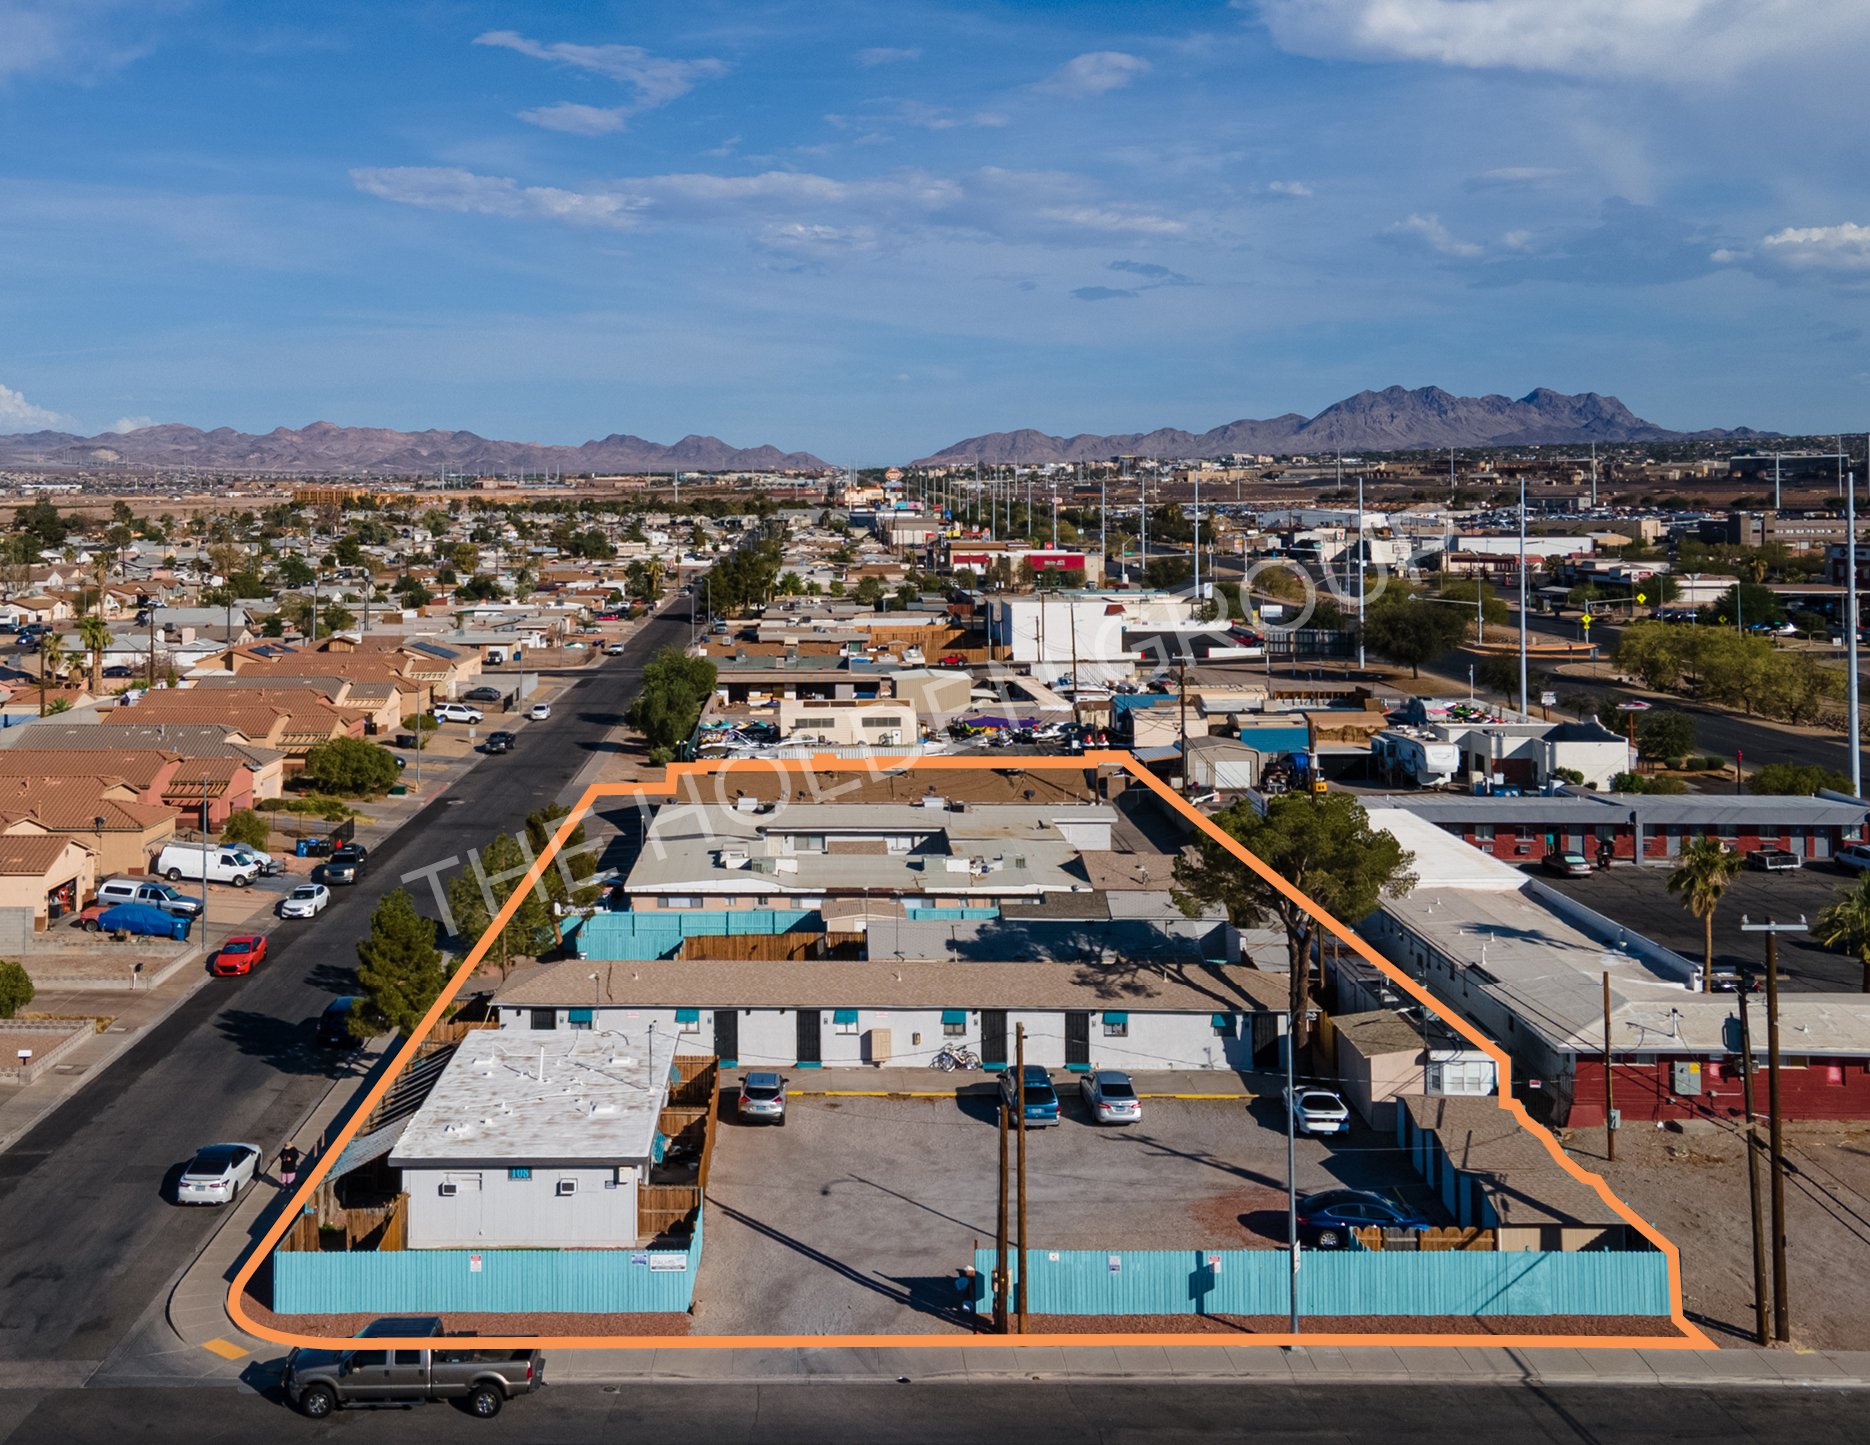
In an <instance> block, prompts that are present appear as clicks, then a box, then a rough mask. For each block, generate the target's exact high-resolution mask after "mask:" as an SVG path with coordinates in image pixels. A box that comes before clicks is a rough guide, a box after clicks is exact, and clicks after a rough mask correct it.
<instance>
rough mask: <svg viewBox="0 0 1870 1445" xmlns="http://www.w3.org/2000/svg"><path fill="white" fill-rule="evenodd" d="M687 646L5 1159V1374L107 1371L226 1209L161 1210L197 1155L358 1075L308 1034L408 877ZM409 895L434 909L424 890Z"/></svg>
mask: <svg viewBox="0 0 1870 1445" xmlns="http://www.w3.org/2000/svg"><path fill="white" fill-rule="evenodd" d="M687 634H688V617H687V614H686V613H685V612H683V613H678V614H675V615H673V616H664V617H662V618H658V619H655V620H652V621H650V622H649V623H647V624H645V626H644V627H642V628H641V629H640V630H639V631H638V632H637V633H636V634H635V636H634V637H633V638H632V639H631V641H630V650H629V652H628V654H627V655H626V656H624V657H621V658H617V659H613V660H610V661H607V662H606V663H605V664H604V665H603V666H602V667H601V668H599V669H595V670H594V671H593V672H592V673H591V674H590V675H588V676H586V677H580V678H577V679H566V681H567V682H568V683H570V687H569V690H568V691H566V692H564V693H562V694H561V695H560V696H561V699H562V700H561V701H560V702H559V703H558V705H556V706H555V707H554V709H553V713H554V716H553V718H552V720H551V721H550V722H548V723H544V724H534V725H531V726H529V727H528V728H526V729H525V730H524V731H523V733H522V739H521V742H520V744H519V745H518V746H517V747H515V749H514V751H513V752H512V753H511V754H508V755H506V756H502V757H497V758H490V759H488V760H486V762H485V763H483V764H482V765H481V766H480V767H479V768H477V769H476V770H475V771H474V772H473V773H472V774H470V775H469V776H467V777H466V778H463V779H462V780H461V781H460V782H459V783H456V784H454V785H452V786H451V787H450V788H449V790H448V791H446V792H444V793H443V794H442V795H441V796H440V797H439V798H438V799H436V800H435V801H434V802H432V803H430V804H429V805H428V806H427V807H426V808H424V809H423V810H422V812H421V813H420V814H418V815H417V816H416V817H415V818H414V819H412V820H411V821H410V822H409V823H408V824H407V825H405V826H404V827H403V828H402V829H401V830H400V831H398V832H397V833H396V834H395V835H393V836H392V837H391V838H390V839H389V840H387V841H386V842H385V843H384V844H383V845H381V846H380V847H378V848H374V849H373V850H372V852H371V859H370V864H371V866H370V871H369V873H368V875H367V876H366V878H365V880H364V881H363V882H362V883H360V884H359V885H358V886H357V887H356V888H354V889H351V890H340V891H338V892H337V894H336V899H335V901H334V902H333V904H332V906H331V907H330V908H329V909H328V910H327V911H326V912H325V913H324V915H323V916H321V917H320V918H318V919H316V920H314V921H312V922H309V923H300V924H285V923H278V922H275V923H274V924H273V925H272V937H273V941H274V951H273V955H272V957H271V958H270V959H269V961H268V962H267V963H266V964H264V965H262V966H261V968H260V969H258V970H257V971H256V972H255V973H254V974H252V975H251V976H249V977H247V978H243V979H228V980H215V981H214V983H213V984H212V985H211V986H209V987H205V988H203V989H202V990H201V991H199V992H198V993H196V994H195V995H194V996H193V997H192V998H190V999H189V1000H188V1002H187V1003H185V1004H184V1005H183V1006H182V1007H181V1008H179V1009H177V1010H176V1011H175V1012H174V1013H173V1014H171V1015H170V1016H169V1017H168V1018H167V1019H166V1020H164V1021H163V1022H162V1023H161V1024H160V1025H158V1026H157V1027H156V1028H154V1029H153V1030H151V1032H150V1033H149V1035H148V1036H147V1037H145V1038H142V1039H140V1040H138V1042H137V1043H136V1044H135V1045H134V1046H133V1047H132V1048H130V1049H129V1050H128V1051H127V1052H126V1053H125V1054H124V1055H123V1057H121V1058H120V1059H118V1060H117V1061H116V1062H115V1063H114V1064H112V1065H111V1066H110V1068H109V1069H108V1070H106V1071H105V1072H104V1073H103V1074H102V1075H101V1076H100V1077H98V1078H97V1079H96V1080H95V1081H94V1082H92V1083H91V1084H90V1085H88V1086H87V1087H86V1088H84V1089H83V1090H81V1091H80V1092H79V1093H78V1094H76V1095H75V1096H74V1097H73V1098H71V1099H70V1100H68V1101H67V1102H66V1103H65V1104H63V1105H62V1106H60V1107H59V1108H58V1109H57V1110H56V1111H55V1112H53V1113H52V1114H50V1115H49V1116H47V1117H46V1118H45V1119H44V1120H43V1121H42V1122H40V1123H39V1124H38V1125H36V1126H35V1127H34V1128H33V1129H32V1130H31V1131H30V1132H29V1133H28V1134H26V1135H25V1136H24V1137H23V1138H22V1139H20V1140H19V1142H18V1143H17V1144H15V1145H14V1146H13V1147H12V1148H11V1149H10V1150H8V1151H6V1152H5V1153H0V1280H3V1281H4V1293H3V1295H0V1361H5V1360H44V1359H63V1360H93V1361H95V1360H101V1359H103V1358H104V1356H105V1355H106V1354H107V1353H108V1352H109V1350H110V1349H111V1347H112V1346H113V1345H115V1344H116V1343H117V1342H118V1341H119V1340H120V1339H121V1338H122V1336H123V1335H124V1333H125V1331H126V1330H128V1329H129V1328H130V1326H131V1325H132V1324H133V1323H134V1322H135V1321H136V1319H137V1317H138V1316H139V1315H140V1314H141V1313H142V1311H143V1309H144V1307H145V1306H146V1305H147V1304H148V1303H149V1302H150V1300H151V1299H153V1298H154V1297H156V1295H157V1294H158V1293H159V1292H160V1291H161V1290H163V1289H164V1288H165V1287H167V1285H168V1284H169V1282H170V1280H171V1279H172V1278H174V1277H175V1276H176V1275H177V1273H178V1272H179V1271H180V1270H181V1269H182V1268H183V1267H184V1266H185V1265H186V1264H187V1263H188V1261H189V1260H191V1259H192V1258H193V1257H194V1255H195V1254H196V1253H197V1252H198V1251H199V1249H200V1248H201V1245H202V1244H203V1242H204V1241H205V1240H206V1239H207V1237H208V1236H209V1234H210V1232H211V1231H212V1230H213V1228H214V1226H215V1223H216V1214H215V1211H213V1210H211V1209H206V1208H202V1209H184V1208H180V1207H177V1206H175V1205H173V1204H170V1203H169V1202H167V1197H172V1193H173V1187H174V1182H175V1179H176V1177H177V1176H178V1175H179V1174H180V1172H181V1168H182V1166H183V1165H184V1164H185V1163H186V1162H187V1160H188V1159H189V1157H190V1156H191V1155H192V1153H193V1151H194V1150H195V1149H196V1148H197V1147H198V1146H200V1145H202V1144H207V1143H212V1142H216V1141H220V1140H241V1141H245V1142H250V1143H254V1144H257V1145H259V1146H260V1147H261V1148H262V1149H264V1150H266V1151H267V1153H268V1155H269V1159H268V1162H269V1164H270V1162H271V1160H270V1155H271V1153H272V1152H273V1151H274V1150H276V1149H277V1148H278V1147H279V1146H280V1145H281V1144H282V1143H284V1142H285V1133H286V1131H287V1130H288V1129H290V1128H292V1127H293V1126H294V1124H295V1123H296V1122H297V1121H298V1120H299V1119H300V1118H302V1117H303V1116H304V1114H305V1112H306V1110H307V1109H308V1108H310V1107H311V1106H312V1104H313V1103H314V1102H315V1101H316V1100H317V1099H319V1098H320V1097H321V1096H322V1095H323V1094H324V1093H325V1091H326V1090H327V1089H328V1088H329V1087H330V1083H331V1080H332V1078H333V1077H334V1075H335V1074H336V1073H338V1072H340V1071H342V1070H343V1069H344V1068H346V1067H347V1065H346V1064H345V1063H344V1062H343V1061H342V1060H340V1059H337V1058H334V1057H333V1056H332V1055H331V1054H330V1053H328V1052H323V1051H320V1050H319V1049H317V1048H316V1047H315V1046H314V1044H313V1043H312V1027H313V1023H314V1021H315V1020H316V1018H317V1015H318V1013H319V1012H320V1011H321V1010H322V1009H323V1008H324V1006H325V1005H326V1004H327V1003H328V1002H329V1001H330V1000H331V999H332V998H334V997H336V996H338V995H340V994H343V993H346V992H348V991H349V990H350V988H351V986H352V981H353V980H352V968H353V966H354V965H355V962H356V953H355V950H354V945H355V943H356V940H357V939H358V938H359V937H360V936H361V935H362V934H363V933H364V932H365V931H366V930H367V929H368V926H369V918H370V912H371V910H372V909H373V908H374V907H375V905H376V903H377V900H378V899H379V898H381V897H382V895H383V894H384V893H386V892H388V891H390V890H392V889H394V888H396V887H397V886H399V885H398V879H399V877H400V875H402V874H404V873H408V872H410V871H412V870H414V869H416V868H419V867H422V866H423V865H425V864H428V863H430V862H433V861H439V860H440V859H442V858H445V857H447V856H448V855H450V854H453V855H455V856H457V857H462V858H464V857H465V856H466V850H467V849H468V848H469V847H484V846H485V844H486V842H487V840H488V839H489V838H490V837H491V836H492V835H493V834H495V833H497V832H501V831H507V832H511V831H513V830H514V829H515V828H517V827H519V826H520V825H521V824H522V823H523V822H524V819H525V815H526V814H527V813H528V812H529V811H531V810H532V809H534V808H537V807H539V806H541V805H542V804H544V803H549V802H551V801H552V800H553V799H554V798H556V797H557V796H558V795H559V793H560V792H561V791H562V790H563V789H564V788H565V787H566V786H567V785H568V784H569V783H570V782H571V781H572V780H573V778H574V777H575V776H576V775H577V774H578V772H579V770H580V769H581V768H583V767H584V765H585V764H586V763H587V762H589V761H591V760H592V758H593V757H594V756H595V755H596V753H597V752H598V751H599V750H601V749H602V747H603V746H604V738H605V735H606V734H607V732H608V731H609V729H610V728H611V727H612V726H613V725H615V724H616V723H617V722H618V721H619V718H620V714H621V712H622V710H623V708H624V706H625V705H626V703H627V702H628V700H629V697H630V695H631V693H632V691H633V690H634V688H635V686H636V683H637V681H638V679H639V678H640V676H641V673H642V668H643V665H644V663H645V662H647V661H648V660H649V659H650V658H651V657H653V655H654V653H655V651H656V650H657V649H658V648H660V647H662V646H665V645H668V644H671V643H677V642H685V641H686V639H687ZM413 891H415V893H416V898H417V905H418V907H420V908H422V910H423V911H424V912H426V913H430V914H433V912H434V905H433V902H432V900H431V899H430V898H429V896H428V895H427V892H426V890H425V889H424V888H423V887H421V886H420V885H416V886H415V887H414V889H413ZM304 1142H305V1141H300V1143H301V1144H302V1145H303V1143H304ZM4 1408H5V1407H4V1405H0V1410H4ZM40 1438H49V1437H46V1436H41V1437H40Z"/></svg>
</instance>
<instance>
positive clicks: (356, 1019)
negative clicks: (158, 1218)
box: [350, 888, 448, 1039]
mask: <svg viewBox="0 0 1870 1445" xmlns="http://www.w3.org/2000/svg"><path fill="white" fill-rule="evenodd" d="M435 932H436V929H435V920H434V919H432V918H424V917H423V916H422V915H421V914H419V913H417V912H416V905H415V900H414V899H413V898H411V897H410V896H409V891H408V889H406V888H398V889H397V890H396V891H395V892H394V893H388V894H385V895H384V897H383V901H382V902H380V903H379V904H377V907H376V911H375V912H374V913H372V914H371V915H370V936H369V937H368V938H364V939H361V940H359V942H358V944H357V965H358V966H357V983H358V987H359V988H361V989H362V990H363V992H362V994H361V995H360V996H359V998H358V1000H357V1002H356V1003H354V1004H353V1005H351V1017H350V1029H351V1033H352V1034H353V1035H355V1036H356V1037H357V1038H360V1039H368V1038H374V1037H375V1036H376V1035H378V1034H380V1033H382V1032H383V1031H384V1030H386V1029H395V1030H396V1031H397V1032H398V1033H401V1034H404V1035H409V1034H413V1033H414V1032H415V1031H416V1030H417V1029H418V1028H419V1027H421V1024H422V1019H423V1017H424V1015H426V1014H427V1013H428V1011H429V1007H430V1005H432V1004H433V1003H434V1002H435V1000H436V999H437V998H439V997H440V996H441V991H442V989H443V988H444V987H445V986H446V984H447V982H448V975H447V973H446V971H445V970H444V968H443V962H444V960H443V957H442V954H441V951H440V950H439V949H437V948H436V947H435Z"/></svg>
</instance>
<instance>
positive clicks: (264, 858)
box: [228, 843, 286, 878]
mask: <svg viewBox="0 0 1870 1445" xmlns="http://www.w3.org/2000/svg"><path fill="white" fill-rule="evenodd" d="M228 846H229V847H231V848H232V849H233V850H234V852H236V853H238V854H240V855H241V856H242V857H243V858H251V859H252V860H253V862H254V865H255V866H256V867H257V868H258V869H259V870H260V876H261V877H262V878H271V877H272V876H273V875H274V874H277V873H283V872H285V871H286V865H285V864H284V863H282V862H281V861H280V860H279V859H277V858H275V857H274V856H273V855H272V854H271V853H262V852H261V851H260V850H259V849H258V848H255V847H252V846H250V845H249V844H246V843H231V844H229V845H228Z"/></svg>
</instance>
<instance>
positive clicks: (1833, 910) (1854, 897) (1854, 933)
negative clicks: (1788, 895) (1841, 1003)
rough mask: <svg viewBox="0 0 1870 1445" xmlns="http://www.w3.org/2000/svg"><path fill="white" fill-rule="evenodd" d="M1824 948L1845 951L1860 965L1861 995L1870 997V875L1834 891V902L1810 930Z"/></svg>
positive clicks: (1858, 878) (1862, 874) (1860, 876)
mask: <svg viewBox="0 0 1870 1445" xmlns="http://www.w3.org/2000/svg"><path fill="white" fill-rule="evenodd" d="M1812 931H1813V932H1814V933H1816V934H1817V935H1818V941H1819V942H1820V943H1822V944H1824V946H1825V947H1826V948H1848V949H1849V950H1850V951H1851V952H1852V953H1854V954H1856V955H1857V958H1858V961H1859V962H1860V963H1862V964H1863V969H1864V976H1863V991H1864V992H1865V993H1870V873H1860V874H1858V875H1857V881H1856V883H1854V884H1851V885H1848V886H1846V887H1843V888H1840V889H1838V901H1837V902H1836V903H1833V904H1832V905H1831V906H1830V907H1828V908H1826V909H1825V910H1824V911H1823V912H1822V913H1820V914H1819V915H1818V926H1817V927H1816V928H1815V929H1813V930H1812Z"/></svg>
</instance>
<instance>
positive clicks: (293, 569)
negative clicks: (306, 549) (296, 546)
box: [279, 552, 318, 587]
mask: <svg viewBox="0 0 1870 1445" xmlns="http://www.w3.org/2000/svg"><path fill="white" fill-rule="evenodd" d="M317 575H318V574H317V573H315V572H314V571H312V569H311V567H310V566H309V565H307V563H306V561H305V559H304V558H303V557H301V556H299V554H298V553H297V552H289V553H287V554H286V556H285V558H284V560H282V561H281V562H280V564H279V580H280V582H281V584H282V585H284V586H287V587H309V586H311V585H312V579H313V578H314V577H316V576H317Z"/></svg>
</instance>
